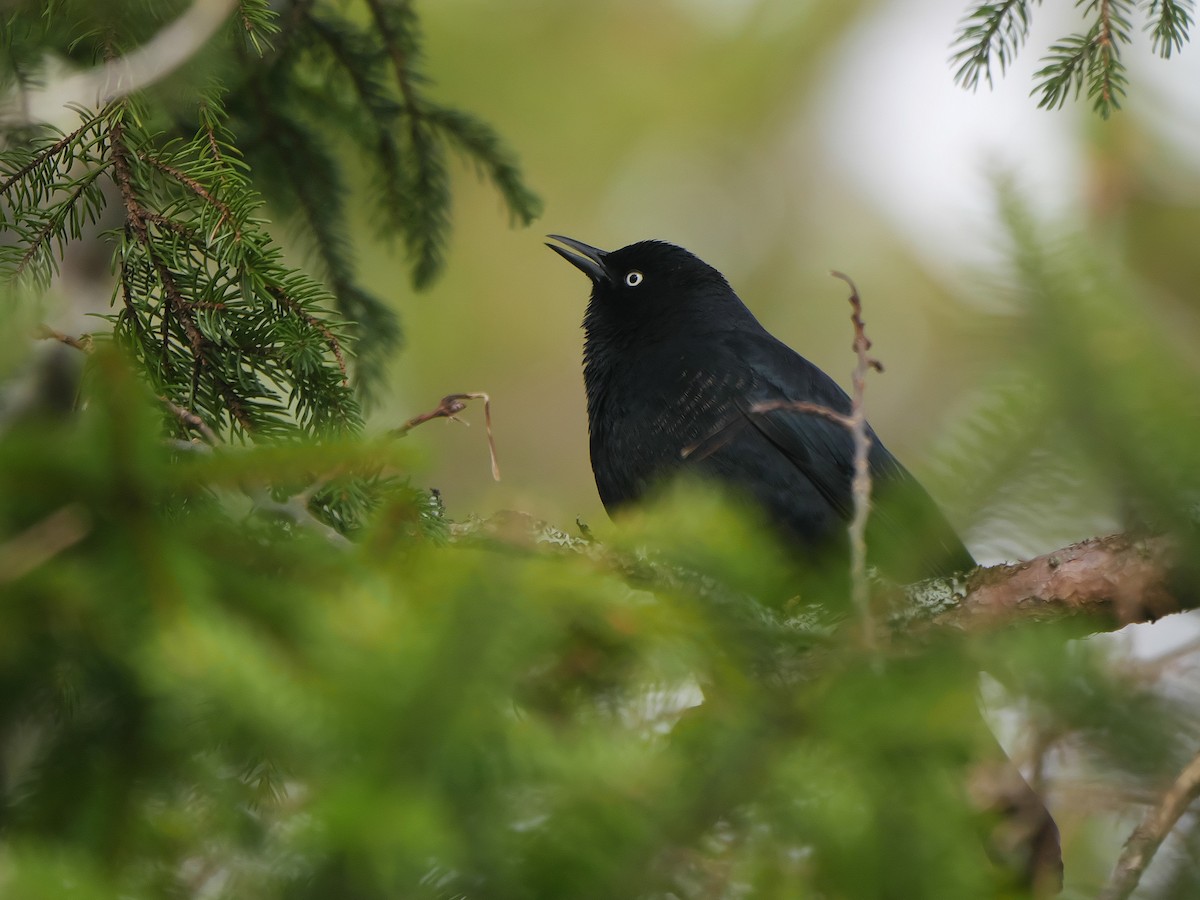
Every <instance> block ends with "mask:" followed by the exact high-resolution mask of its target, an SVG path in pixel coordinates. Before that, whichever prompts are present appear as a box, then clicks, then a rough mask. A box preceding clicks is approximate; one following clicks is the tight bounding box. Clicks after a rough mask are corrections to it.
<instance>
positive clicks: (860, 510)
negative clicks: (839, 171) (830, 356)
mask: <svg viewBox="0 0 1200 900" xmlns="http://www.w3.org/2000/svg"><path fill="white" fill-rule="evenodd" d="M830 274H831V275H833V277H834V278H839V279H841V280H842V281H844V282H846V284H847V285H849V287H850V309H851V312H850V321H851V322H852V323H853V324H854V344H853V348H854V352H855V354H856V355H857V356H858V365H856V366H855V367H854V376H853V379H852V380H853V388H854V390H853V393H852V395H851V404H850V425H849V428H850V437H851V438H852V439H853V441H854V479H853V481H852V482H851V491H852V492H853V494H854V517H853V518H852V519H851V520H850V579H851V585H852V586H851V590H852V591H853V599H854V605H855V607H856V608H857V609H858V611H859V614H860V615H861V616H862V619H863V642H864V643H865V644H866V646H867V647H868V648H870V647H873V646H874V645H875V635H874V632H873V630H872V627H871V622H872V616H871V588H870V583H869V582H868V581H867V537H866V535H867V516H868V515H869V514H870V511H871V468H870V465H869V458H870V452H871V435H870V434H868V433H867V417H866V412H865V410H864V405H863V395H864V394H865V392H866V386H867V372H868V371H870V370H871V369H874V370H875V371H876V372H882V371H883V365H882V364H881V363H880V362H879V360H877V359H873V358H872V357H870V356H869V355H868V354H867V351H869V350H870V349H871V341H870V339H869V338H868V337H867V330H866V325H865V324H864V323H863V320H862V300H861V299H860V298H859V295H858V287H857V286H855V284H854V282H853V281H851V280H850V276H848V275H844V274H842V273H841V272H831V273H830Z"/></svg>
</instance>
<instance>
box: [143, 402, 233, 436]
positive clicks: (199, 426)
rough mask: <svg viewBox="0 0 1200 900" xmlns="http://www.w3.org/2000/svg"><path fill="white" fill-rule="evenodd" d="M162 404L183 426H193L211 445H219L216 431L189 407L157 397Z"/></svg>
mask: <svg viewBox="0 0 1200 900" xmlns="http://www.w3.org/2000/svg"><path fill="white" fill-rule="evenodd" d="M158 399H159V400H160V401H162V404H163V405H164V406H165V407H166V408H167V409H168V410H169V411H170V413H171V415H173V416H175V418H177V419H178V420H179V421H180V422H182V423H183V424H184V426H186V427H188V428H194V429H195V430H196V431H198V432H200V434H201V436H202V437H203V438H204V440H205V441H206V442H207V443H208V444H210V445H211V446H213V447H216V446H219V445H220V443H221V440H220V438H218V437H217V433H216V432H215V431H213V430H212V428H211V427H210V426H209V424H208V423H207V422H205V421H204V420H203V419H202V418H200V417H199V416H198V415H196V414H195V413H194V412H192V411H191V410H190V409H184V408H183V407H182V406H180V405H179V404H178V403H175V402H173V401H172V400H171V399H170V398H168V397H159V398H158Z"/></svg>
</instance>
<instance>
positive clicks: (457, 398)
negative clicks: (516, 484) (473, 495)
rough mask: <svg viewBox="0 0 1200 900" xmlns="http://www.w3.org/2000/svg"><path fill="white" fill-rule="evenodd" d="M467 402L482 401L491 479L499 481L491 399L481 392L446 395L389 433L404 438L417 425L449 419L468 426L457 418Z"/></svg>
mask: <svg viewBox="0 0 1200 900" xmlns="http://www.w3.org/2000/svg"><path fill="white" fill-rule="evenodd" d="M468 400H482V401H483V420H484V423H485V424H484V427H485V428H486V429H487V442H488V453H489V455H490V456H491V461H492V478H493V479H495V480H496V481H499V480H500V465H499V463H497V462H496V441H495V438H494V437H493V436H492V398H491V397H489V396H488V395H487V394H485V393H483V392H482V391H475V392H472V393H468V394H447V395H446V396H445V397H443V398H442V399H441V400H440V401H439V402H438V405H437V406H436V407H434V408H433V409H431V410H430V411H429V412H424V413H421V414H420V415H416V416H413V417H412V418H411V419H409V420H408V421H407V422H405V423H404V424H403V425H401V426H400V427H399V428H393V429H392V430H391V432H389V433H390V434H392V435H393V436H395V437H404V436H405V435H406V434H408V433H409V432H410V431H412V430H413V429H414V428H416V427H417V426H418V425H424V424H425V423H426V422H430V421H432V420H433V419H449V420H450V421H452V422H461V423H462V424H463V425H469V424H470V423H469V422H464V421H463V420H462V419H460V418H459V417H458V414H459V413H460V412H462V411H463V410H464V409H466V408H467V403H466V401H468Z"/></svg>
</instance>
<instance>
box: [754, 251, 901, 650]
mask: <svg viewBox="0 0 1200 900" xmlns="http://www.w3.org/2000/svg"><path fill="white" fill-rule="evenodd" d="M829 274H831V275H832V276H833V277H834V278H837V279H840V280H841V281H844V282H846V284H847V285H849V287H850V298H849V299H850V321H851V323H853V325H854V343H853V344H852V349H853V350H854V353H855V355H856V356H857V357H858V364H857V365H856V366H855V367H854V374H853V376H852V382H853V390H852V392H851V397H850V414H849V415H846V414H845V413H840V412H838V411H837V410H835V409H830V408H829V407H828V406H822V405H821V404H819V403H809V402H807V401H791V402H789V401H783V400H780V401H774V402H770V403H758V404H755V405H754V406H753V407H752V408H751V410H750V411H751V412H752V413H754V414H756V415H763V414H765V413H768V412H773V411H776V410H781V409H786V410H789V411H791V412H799V413H806V414H809V415H815V416H821V417H822V418H824V419H828V420H829V421H830V422H833V423H834V424H836V425H840V426H841V427H843V428H845V429H846V430H847V431H849V432H850V438H851V440H852V441H853V444H854V477H853V479H852V480H851V483H850V490H851V493H852V496H853V498H854V515H853V516H852V517H851V519H850V526H849V532H850V583H851V592H852V600H853V602H854V607H855V609H857V610H858V613H859V618H860V620H861V622H862V629H863V643H864V644H865V645H866V646H867V647H868V648H869V649H870V648H874V647H875V645H876V636H875V626H874V616H873V614H872V611H871V585H870V581H869V579H868V578H867V538H866V534H867V518H868V516H869V515H870V512H871V467H870V454H871V435H870V433H869V431H868V429H867V415H866V408H865V403H864V395H865V393H866V386H867V372H869V371H870V370H871V369H874V370H875V371H876V372H882V371H883V363H881V362H880V361H879V360H877V359H875V358H874V357H872V356H871V355H870V354H869V353H868V351H869V350H870V349H871V340H870V338H868V337H867V329H866V323H865V322H863V318H862V298H861V297H860V296H859V293H858V287H857V285H855V283H854V282H853V280H851V278H850V276H848V275H846V274H844V273H842V272H837V271H834V272H830V273H829Z"/></svg>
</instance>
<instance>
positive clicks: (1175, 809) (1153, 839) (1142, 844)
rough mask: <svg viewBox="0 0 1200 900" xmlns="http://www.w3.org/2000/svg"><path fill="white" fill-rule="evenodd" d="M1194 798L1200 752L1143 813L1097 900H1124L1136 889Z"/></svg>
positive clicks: (1198, 792) (1198, 789)
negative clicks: (1144, 813) (1159, 849)
mask: <svg viewBox="0 0 1200 900" xmlns="http://www.w3.org/2000/svg"><path fill="white" fill-rule="evenodd" d="M1197 797H1200V753H1197V754H1196V755H1195V756H1194V757H1192V760H1191V762H1189V763H1188V764H1187V765H1186V766H1184V768H1183V771H1182V772H1180V773H1179V776H1178V777H1177V778H1176V779H1175V781H1174V782H1173V783H1172V784H1171V786H1170V787H1169V788H1167V790H1166V793H1164V794H1163V795H1162V798H1161V799H1160V800H1159V802H1158V803H1157V804H1155V805H1154V806H1152V807H1151V808H1150V809H1148V810H1147V811H1146V816H1145V818H1143V819H1142V821H1141V824H1139V825H1138V827H1137V828H1135V829H1134V830H1133V834H1131V835H1130V836H1129V839H1128V840H1127V841H1126V842H1125V847H1124V849H1122V850H1121V856H1120V857H1119V858H1118V859H1117V864H1116V866H1115V867H1114V868H1113V873H1112V875H1111V876H1109V879H1108V884H1107V885H1105V887H1104V890H1103V891H1101V892H1100V896H1099V900H1126V898H1127V897H1129V895H1130V894H1132V893H1133V892H1134V890H1136V889H1137V886H1138V882H1140V881H1141V879H1142V873H1143V872H1145V871H1146V867H1147V866H1148V865H1150V861H1151V860H1152V859H1154V854H1155V853H1157V852H1158V848H1159V847H1160V846H1162V842H1163V841H1164V840H1166V837H1167V835H1168V834H1170V833H1171V829H1172V828H1174V827H1175V823H1176V822H1178V821H1179V819H1180V818H1181V817H1182V816H1183V814H1184V813H1185V812H1187V808H1188V807H1189V806H1191V805H1192V803H1193V802H1194V801H1195V800H1196V798H1197Z"/></svg>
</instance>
